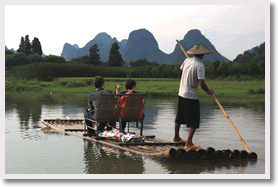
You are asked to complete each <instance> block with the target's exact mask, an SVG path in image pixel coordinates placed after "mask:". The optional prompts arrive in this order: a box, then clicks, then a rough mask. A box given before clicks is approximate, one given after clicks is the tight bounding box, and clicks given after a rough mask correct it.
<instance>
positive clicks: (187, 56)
mask: <svg viewBox="0 0 278 187" xmlns="http://www.w3.org/2000/svg"><path fill="white" fill-rule="evenodd" d="M177 42H178V44H179V46H180V48H181V50H182V51H183V52H184V54H185V56H186V57H187V58H189V56H188V54H187V53H186V52H185V50H184V49H183V47H182V45H181V43H180V42H179V41H178V40H177Z"/></svg>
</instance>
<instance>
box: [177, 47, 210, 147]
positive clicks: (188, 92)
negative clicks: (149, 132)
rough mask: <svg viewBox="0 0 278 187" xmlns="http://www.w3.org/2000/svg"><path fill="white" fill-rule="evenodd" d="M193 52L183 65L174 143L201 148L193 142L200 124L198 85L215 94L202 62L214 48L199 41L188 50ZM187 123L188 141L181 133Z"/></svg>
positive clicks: (189, 52) (190, 52)
mask: <svg viewBox="0 0 278 187" xmlns="http://www.w3.org/2000/svg"><path fill="white" fill-rule="evenodd" d="M187 53H188V54H193V55H194V56H193V58H187V59H185V61H184V62H183V64H182V65H181V67H180V68H181V70H182V76H181V81H180V88H179V102H178V112H177V116H176V120H175V136H174V139H173V142H174V143H178V142H184V143H185V142H186V144H185V149H200V148H201V147H200V146H197V145H194V144H193V142H192V139H193V135H194V133H195V131H196V128H199V124H200V103H199V94H198V86H199V84H200V86H201V87H202V89H203V90H204V91H205V92H207V93H208V94H214V91H213V90H212V89H210V88H209V87H208V85H207V83H206V81H205V66H204V64H203V62H202V59H203V58H204V55H205V54H210V53H213V51H212V50H210V49H208V48H206V47H205V46H204V45H203V44H202V43H198V44H197V45H195V46H194V47H193V48H191V49H190V50H188V51H187ZM181 124H186V125H187V128H189V134H188V138H187V141H185V140H184V139H182V138H181V137H180V135H179V131H180V125H181Z"/></svg>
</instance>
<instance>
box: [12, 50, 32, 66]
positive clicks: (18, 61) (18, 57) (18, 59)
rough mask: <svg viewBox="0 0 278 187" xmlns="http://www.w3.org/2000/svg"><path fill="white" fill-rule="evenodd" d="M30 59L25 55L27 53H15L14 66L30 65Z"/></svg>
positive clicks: (13, 57)
mask: <svg viewBox="0 0 278 187" xmlns="http://www.w3.org/2000/svg"><path fill="white" fill-rule="evenodd" d="M28 63H29V61H28V58H27V55H25V53H22V52H19V53H15V54H14V55H13V56H12V66H21V65H25V64H28Z"/></svg>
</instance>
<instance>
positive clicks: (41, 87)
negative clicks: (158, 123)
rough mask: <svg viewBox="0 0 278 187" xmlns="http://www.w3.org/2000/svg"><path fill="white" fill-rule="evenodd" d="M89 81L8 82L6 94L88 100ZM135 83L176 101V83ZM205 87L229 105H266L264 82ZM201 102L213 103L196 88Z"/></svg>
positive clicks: (111, 84)
mask: <svg viewBox="0 0 278 187" xmlns="http://www.w3.org/2000/svg"><path fill="white" fill-rule="evenodd" d="M127 79H128V78H111V77H110V78H105V80H106V82H105V85H106V88H105V89H106V90H109V91H111V92H113V93H115V86H116V85H117V84H120V85H121V87H122V91H125V86H124V85H125V81H126V80H127ZM92 80H93V78H92V77H86V78H83V77H82V78H72V77H68V78H57V79H55V80H54V81H51V82H43V81H37V80H29V81H26V80H21V81H19V80H17V81H15V80H13V81H12V80H11V81H9V82H5V85H6V86H5V91H6V92H7V93H11V94H12V95H13V94H15V95H17V93H27V94H47V95H52V96H53V95H56V96H57V95H76V96H77V95H79V96H77V97H81V98H82V97H83V98H84V97H85V98H86V97H87V95H88V94H89V93H91V92H93V91H95V87H94V86H93V85H92ZM134 80H136V81H137V90H136V91H138V92H141V93H146V92H147V91H148V93H149V97H150V98H154V99H156V98H157V99H159V98H161V99H171V100H172V99H176V98H177V97H178V90H179V83H180V80H179V79H172V78H169V79H167V78H134ZM207 83H208V85H209V86H210V88H212V89H213V90H214V91H215V96H216V97H217V98H218V100H219V101H220V102H225V103H227V104H229V103H231V104H232V103H248V102H249V103H261V104H263V103H264V101H265V94H264V90H265V82H264V81H246V82H245V81H214V80H207ZM198 92H199V95H200V102H203V101H204V102H206V103H214V102H215V101H214V99H213V97H212V96H211V95H209V94H207V93H206V92H204V91H203V90H202V89H201V88H200V87H199V88H198Z"/></svg>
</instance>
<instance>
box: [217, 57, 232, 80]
mask: <svg viewBox="0 0 278 187" xmlns="http://www.w3.org/2000/svg"><path fill="white" fill-rule="evenodd" d="M217 71H218V72H219V73H220V75H222V76H224V77H225V76H227V75H228V73H229V63H228V62H225V61H224V62H220V65H219V66H218V68H217Z"/></svg>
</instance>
